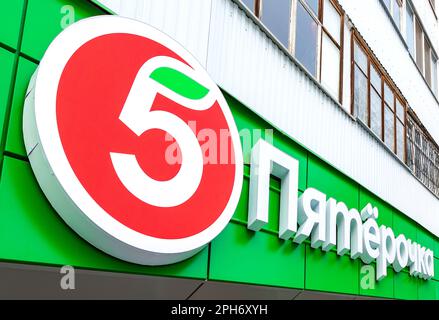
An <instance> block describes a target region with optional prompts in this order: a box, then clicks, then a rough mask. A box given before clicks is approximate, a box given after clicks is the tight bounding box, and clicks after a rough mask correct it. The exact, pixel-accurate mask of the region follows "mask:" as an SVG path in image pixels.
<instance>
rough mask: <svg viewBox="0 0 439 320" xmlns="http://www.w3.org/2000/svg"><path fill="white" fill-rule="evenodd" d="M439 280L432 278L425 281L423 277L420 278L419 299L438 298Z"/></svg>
mask: <svg viewBox="0 0 439 320" xmlns="http://www.w3.org/2000/svg"><path fill="white" fill-rule="evenodd" d="M438 285H439V282H437V281H434V280H430V281H424V280H422V279H419V280H418V299H419V300H437V299H439V296H438V295H437V288H438Z"/></svg>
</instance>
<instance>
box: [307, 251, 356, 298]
mask: <svg viewBox="0 0 439 320" xmlns="http://www.w3.org/2000/svg"><path fill="white" fill-rule="evenodd" d="M305 276H306V280H305V288H306V289H310V290H321V291H329V292H337V293H347V294H359V261H358V259H356V260H351V259H350V257H349V255H344V256H339V255H337V253H335V252H333V251H330V252H324V251H322V250H320V249H313V248H311V247H310V246H309V245H306V271H305Z"/></svg>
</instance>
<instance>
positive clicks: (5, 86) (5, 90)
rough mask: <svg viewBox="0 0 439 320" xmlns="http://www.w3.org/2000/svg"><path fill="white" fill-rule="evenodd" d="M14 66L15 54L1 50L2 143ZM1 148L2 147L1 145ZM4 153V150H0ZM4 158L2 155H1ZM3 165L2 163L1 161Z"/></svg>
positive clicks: (0, 113)
mask: <svg viewBox="0 0 439 320" xmlns="http://www.w3.org/2000/svg"><path fill="white" fill-rule="evenodd" d="M13 65H14V54H12V53H10V52H9V51H7V50H4V49H2V48H0V70H1V74H0V141H1V140H2V137H3V134H6V128H5V127H4V122H5V114H6V109H7V107H8V106H7V104H8V97H9V89H10V87H11V81H12V68H13ZM0 147H1V145H0ZM0 152H3V150H0ZM0 156H2V154H0ZM0 163H1V161H0Z"/></svg>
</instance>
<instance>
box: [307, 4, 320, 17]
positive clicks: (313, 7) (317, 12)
mask: <svg viewBox="0 0 439 320" xmlns="http://www.w3.org/2000/svg"><path fill="white" fill-rule="evenodd" d="M305 2H306V3H307V4H308V7H309V8H310V9H311V10H312V11H313V12H314V13H315V15H316V17H318V16H319V0H305Z"/></svg>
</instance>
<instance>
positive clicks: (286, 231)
mask: <svg viewBox="0 0 439 320" xmlns="http://www.w3.org/2000/svg"><path fill="white" fill-rule="evenodd" d="M250 170H251V171H250V203H249V216H248V228H249V229H251V230H254V231H259V230H260V229H261V228H262V227H263V226H264V225H266V224H267V223H268V200H269V199H268V197H269V183H270V175H274V176H276V177H278V178H279V179H281V181H282V182H281V198H280V212H279V215H280V216H279V238H281V239H284V240H289V239H293V241H294V242H295V243H298V244H301V243H302V242H303V241H305V239H308V238H310V242H311V247H312V248H321V249H322V250H323V251H329V250H331V249H333V248H336V250H337V254H338V255H345V254H347V253H350V257H351V258H352V259H357V258H361V260H362V261H363V262H364V263H366V264H370V263H372V262H376V268H377V271H376V279H377V280H381V279H383V278H384V277H385V276H386V275H387V267H388V266H390V265H391V266H392V267H393V269H394V270H395V271H396V272H399V271H401V270H402V269H404V268H406V267H409V268H410V275H412V276H417V277H419V278H422V279H430V278H432V277H433V276H434V254H433V251H432V250H430V249H427V248H425V247H423V246H421V245H420V244H418V243H416V242H414V241H412V240H411V239H408V238H406V237H405V236H404V235H403V234H400V235H398V236H396V235H395V233H394V232H393V230H392V229H391V228H389V227H387V226H384V225H381V226H378V223H377V221H376V219H377V218H378V214H379V213H378V208H376V207H373V206H372V205H371V204H370V203H369V204H367V205H366V206H365V207H364V208H363V209H362V210H361V212H359V211H358V210H357V209H355V208H353V209H349V208H348V207H347V206H346V204H345V203H343V202H341V201H337V200H336V199H334V198H328V197H327V196H326V195H325V194H324V193H322V192H320V191H319V190H316V189H314V188H308V189H306V190H305V191H304V193H303V194H302V195H301V196H300V197H299V198H298V199H297V197H296V196H295V195H297V191H298V187H297V186H298V181H299V164H298V161H297V160H296V159H294V158H292V157H290V156H289V155H287V154H285V153H283V152H282V151H280V150H278V149H276V148H275V147H273V146H272V145H271V144H268V143H267V142H265V141H264V140H259V142H258V143H257V144H256V145H255V147H254V148H253V150H252V155H251V168H250Z"/></svg>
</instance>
